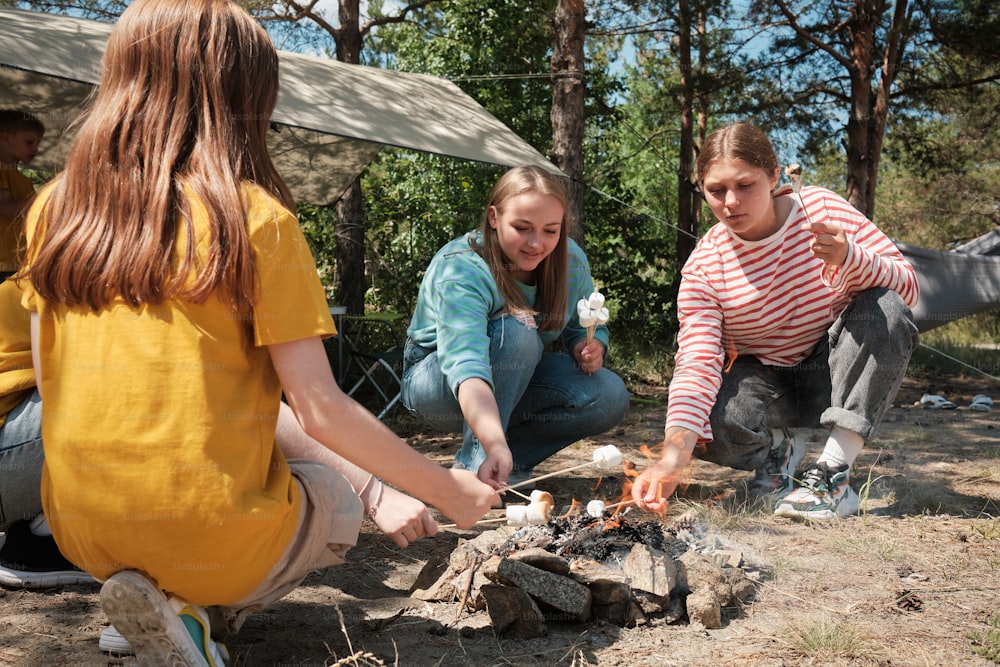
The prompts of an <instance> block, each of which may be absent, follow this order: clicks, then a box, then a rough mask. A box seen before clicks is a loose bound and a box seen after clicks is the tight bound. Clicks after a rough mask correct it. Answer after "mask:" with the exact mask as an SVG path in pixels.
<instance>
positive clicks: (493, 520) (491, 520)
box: [438, 516, 507, 528]
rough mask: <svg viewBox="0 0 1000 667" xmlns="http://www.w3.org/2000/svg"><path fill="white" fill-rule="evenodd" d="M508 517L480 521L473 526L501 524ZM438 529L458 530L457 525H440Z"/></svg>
mask: <svg viewBox="0 0 1000 667" xmlns="http://www.w3.org/2000/svg"><path fill="white" fill-rule="evenodd" d="M506 520H507V517H505V516H502V517H499V518H495V519H480V520H479V521H477V522H475V523H474V524H472V525H473V526H478V525H479V524H481V523H500V522H501V521H506ZM438 528H458V524H457V523H442V524H438Z"/></svg>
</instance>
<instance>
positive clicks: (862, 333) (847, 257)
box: [632, 123, 918, 520]
mask: <svg viewBox="0 0 1000 667" xmlns="http://www.w3.org/2000/svg"><path fill="white" fill-rule="evenodd" d="M779 176H780V170H779V168H778V158H777V156H776V155H775V153H774V149H773V148H772V146H771V142H770V141H769V140H768V138H767V136H766V135H765V134H764V133H763V132H761V131H760V130H759V129H758V128H756V127H754V126H753V125H750V124H747V123H735V124H733V125H728V126H726V127H723V128H721V129H719V130H716V131H715V132H713V133H712V134H711V135H709V137H708V138H707V139H706V141H705V145H704V146H703V147H702V150H701V152H700V153H699V155H698V161H697V164H696V179H697V182H698V185H699V186H700V187H701V191H702V193H703V194H704V197H705V201H706V202H707V203H708V205H709V208H711V209H712V213H714V214H715V216H716V218H717V219H718V223H717V224H716V225H715V226H714V227H712V228H711V229H710V230H709V231H708V233H707V234H706V235H705V236H704V237H703V238H702V239H701V240H700V241H699V242H698V246H697V247H696V248H695V250H694V252H693V253H692V254H691V257H690V258H689V259H688V261H687V263H686V264H685V266H684V270H683V279H682V281H681V287H680V292H679V294H678V298H677V312H678V319H679V321H680V333H679V334H678V338H677V341H678V351H677V358H676V362H675V367H674V375H673V378H672V379H671V382H670V403H669V406H668V408H667V421H666V432H665V437H664V449H663V454H662V458H661V459H660V461H659V462H658V463H657V464H655V465H653V466H651V467H650V468H648V469H647V470H645V471H644V472H643V473H642V474H641V475H640V476H639V477H638V479H637V480H636V481H635V484H634V485H633V488H632V497H633V498H634V499H635V500H636V502H637V503H638V505H639V506H640V507H642V508H645V509H652V510H656V511H662V510H663V509H664V508H665V506H666V504H665V498H667V497H668V496H669V495H670V494H671V493H673V490H674V488H675V487H676V486H677V484H678V482H679V481H680V478H681V472H682V471H683V470H684V467H685V466H686V465H687V464H688V462H689V461H690V460H691V456H692V454H695V455H697V456H698V457H699V458H702V459H705V460H707V461H711V462H713V463H717V464H720V465H725V466H729V467H732V468H738V469H741V470H755V471H756V474H755V477H754V480H753V482H752V485H751V489H752V491H753V492H755V493H756V494H757V495H759V496H761V497H763V498H766V499H768V500H769V501H771V502H776V505H775V506H774V511H775V513H776V514H779V515H781V516H787V517H791V518H798V519H807V520H830V519H834V518H837V517H845V516H849V515H851V514H854V513H855V512H857V510H858V505H859V499H858V495H857V493H856V492H855V491H854V490H853V489H852V488H851V486H850V468H851V464H852V463H853V462H854V460H855V458H857V456H858V454H860V452H861V449H862V447H863V446H864V443H865V441H866V440H867V439H868V438H870V437H871V435H872V433H873V432H874V430H875V428H876V426H878V424H879V422H880V421H881V419H882V415H883V414H884V413H885V410H886V408H888V407H889V406H890V405H891V404H892V400H893V398H894V397H895V395H896V392H897V391H898V389H899V385H900V383H901V382H902V380H903V377H904V375H905V374H906V367H907V363H908V362H909V359H910V355H911V354H912V352H913V349H914V347H915V346H916V345H917V342H918V335H917V328H916V326H915V325H914V323H913V316H912V314H911V313H910V307H912V306H913V305H914V304H916V302H917V296H918V287H917V279H916V274H915V273H914V271H913V267H912V266H910V264H909V263H907V261H906V260H905V259H904V258H903V256H902V254H900V252H899V250H898V249H897V248H896V246H895V245H894V244H893V243H892V241H891V240H890V239H889V238H887V237H886V236H885V234H883V233H882V232H881V231H880V230H879V229H878V228H877V227H876V226H875V225H874V224H873V223H872V222H871V221H870V220H868V219H867V218H865V216H864V215H862V214H861V213H860V212H858V210H857V209H855V208H854V207H853V206H851V205H850V203H848V202H847V201H846V200H844V199H843V198H842V197H840V196H838V195H836V194H834V193H833V192H830V191H829V190H826V189H824V188H819V187H807V188H802V189H801V191H800V193H799V196H793V192H792V189H791V188H789V187H782V188H778V187H777V186H778V180H779ZM821 425H822V426H825V427H827V428H829V436H828V438H827V441H826V444H825V446H824V448H823V451H822V452H821V453H820V455H819V457H818V458H817V460H816V461H815V462H814V463H812V464H811V465H810V466H808V467H807V468H806V470H805V472H804V473H803V474H802V475H801V477H796V476H795V471H796V468H797V467H798V464H799V463H800V462H801V461H802V459H803V457H804V455H805V445H804V443H803V442H802V441H801V439H800V438H799V437H796V436H795V434H794V433H793V431H792V430H791V429H792V428H795V427H818V426H821ZM796 479H797V480H799V481H800V484H799V486H798V488H794V487H795V484H794V482H795V480H796Z"/></svg>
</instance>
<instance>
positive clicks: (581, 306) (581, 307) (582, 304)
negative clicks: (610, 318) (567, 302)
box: [576, 299, 590, 316]
mask: <svg viewBox="0 0 1000 667" xmlns="http://www.w3.org/2000/svg"><path fill="white" fill-rule="evenodd" d="M576 312H577V314H578V315H580V316H583V315H589V314H590V304H589V303H587V300H586V299H580V300H579V301H577V302H576Z"/></svg>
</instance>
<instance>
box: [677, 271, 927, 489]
mask: <svg viewBox="0 0 1000 667" xmlns="http://www.w3.org/2000/svg"><path fill="white" fill-rule="evenodd" d="M918 342H919V335H918V333H917V327H916V325H915V324H914V323H913V315H912V314H911V313H910V309H909V308H907V306H906V304H905V303H904V302H903V300H902V298H900V296H899V295H898V294H896V293H895V292H893V291H891V290H887V289H883V288H873V289H869V290H866V291H864V292H861V293H860V294H858V295H857V296H856V297H855V298H854V300H853V301H852V302H851V304H850V305H849V306H848V307H847V308H846V309H845V310H844V312H842V313H841V314H840V317H838V318H837V320H836V321H835V322H834V323H833V325H832V326H831V327H830V329H829V331H828V332H827V336H826V338H824V339H822V340H820V341H819V343H817V344H816V347H815V348H814V349H813V351H812V352H811V353H810V355H809V356H808V357H807V358H806V359H805V360H803V361H802V362H801V363H799V364H797V365H795V366H766V365H764V364H762V363H761V362H760V361H759V360H758V359H757V358H756V357H753V356H745V357H737V359H736V361H735V363H733V366H732V368H731V369H730V370H729V372H728V373H725V374H723V376H722V386H721V387H720V389H719V394H718V397H717V398H716V401H715V406H714V408H713V409H712V415H711V423H712V435H713V437H714V440H713V441H712V442H710V443H708V446H707V448H706V449H705V451H699V452H698V454H697V455H698V457H699V458H702V459H704V460H706V461H711V462H713V463H718V464H720V465H724V466H728V467H730V468H737V469H740V470H756V469H757V468H759V467H761V466H762V465H763V464H764V459H765V458H766V457H767V453H768V450H769V449H770V448H771V446H772V443H773V439H772V435H771V431H772V429H777V428H794V427H819V426H824V427H830V428H832V427H834V426H839V427H841V428H843V429H846V430H848V431H853V432H854V433H857V434H859V435H861V436H862V437H863V438H865V439H866V440H867V439H868V438H870V437H871V435H872V433H873V432H874V430H875V427H876V426H878V424H879V422H881V421H882V416H883V415H884V414H885V411H886V409H888V408H889V406H890V405H891V404H892V401H893V399H894V398H895V397H896V392H897V391H898V390H899V385H900V383H902V381H903V377H904V376H905V375H906V369H907V366H908V365H909V362H910V355H911V354H912V353H913V350H914V348H915V347H916V346H917V343H918Z"/></svg>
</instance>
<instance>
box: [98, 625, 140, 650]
mask: <svg viewBox="0 0 1000 667" xmlns="http://www.w3.org/2000/svg"><path fill="white" fill-rule="evenodd" d="M97 645H98V646H100V648H101V650H102V651H107V652H108V653H114V654H115V655H132V654H134V653H135V651H134V650H132V645H131V644H129V643H128V640H127V639H125V637H123V636H122V633H120V632H118V629H117V628H116V627H115V626H113V625H109V626H108V627H106V628H104V632H102V633H101V639H100V641H98V642H97Z"/></svg>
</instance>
